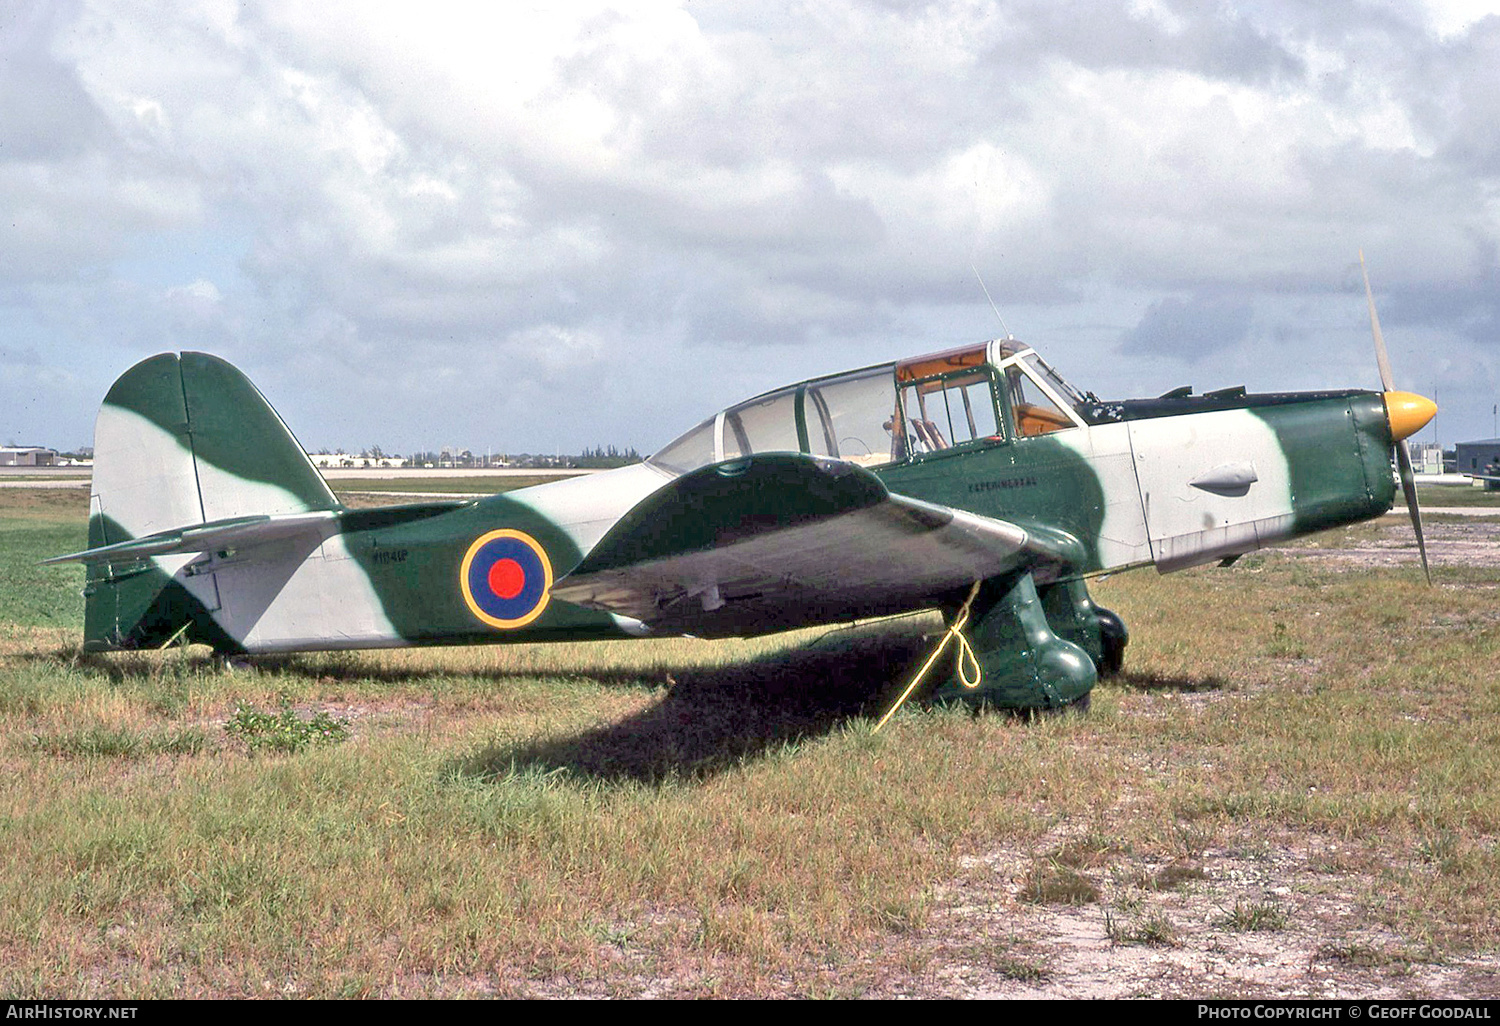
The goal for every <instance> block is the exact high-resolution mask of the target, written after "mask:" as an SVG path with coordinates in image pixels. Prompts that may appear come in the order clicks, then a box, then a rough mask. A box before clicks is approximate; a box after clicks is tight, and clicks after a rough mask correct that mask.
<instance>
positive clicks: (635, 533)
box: [552, 453, 1082, 637]
mask: <svg viewBox="0 0 1500 1026" xmlns="http://www.w3.org/2000/svg"><path fill="white" fill-rule="evenodd" d="M1081 556H1082V552H1081V547H1080V546H1079V544H1078V542H1077V540H1076V539H1073V538H1072V537H1071V536H1070V535H1066V534H1063V533H1062V532H1060V531H1049V530H1047V529H1045V528H1041V527H1036V526H1033V527H1030V528H1027V527H1023V526H1021V525H1018V524H1014V523H1007V522H1005V521H1001V520H994V519H991V518H988V517H982V516H977V515H975V514H972V513H966V512H964V511H962V510H957V509H952V508H950V507H947V506H939V505H934V504H932V503H927V502H921V501H919V500H916V499H911V498H907V497H906V496H902V495H896V494H892V493H891V492H890V491H888V490H887V489H886V487H885V485H884V484H883V483H882V482H881V481H880V479H879V478H877V477H876V476H875V475H874V474H872V473H870V472H869V471H867V470H865V469H863V468H861V467H858V466H855V465H854V464H852V463H846V462H843V461H840V460H829V459H820V458H818V457H813V456H803V455H797V454H792V453H770V454H762V455H757V456H753V457H748V458H745V459H740V460H732V461H730V462H728V463H720V464H716V465H713V466H709V467H704V468H701V469H699V470H696V471H694V472H693V473H691V474H687V475H684V476H683V477H680V478H678V479H677V480H676V481H674V482H672V483H671V484H670V485H667V486H666V487H665V488H662V489H661V490H659V491H657V492H655V493H654V494H652V495H651V496H649V497H648V498H647V499H645V500H644V501H642V502H641V503H640V504H639V505H637V506H636V507H635V508H634V509H632V510H631V511H630V512H629V513H627V514H626V515H625V516H624V517H623V518H621V520H620V522H619V523H618V524H616V525H615V526H614V528H612V529H611V530H610V532H609V533H608V534H606V535H605V536H604V538H603V539H601V540H600V542H599V544H598V545H597V546H595V547H594V549H593V551H591V552H590V553H589V554H588V556H587V557H585V559H584V560H583V562H581V563H580V564H579V565H578V566H577V567H576V568H575V569H574V570H573V571H572V572H571V573H569V574H567V575H566V576H565V577H563V578H561V579H560V580H559V581H558V582H557V583H556V584H554V585H553V588H552V594H553V595H554V596H556V597H557V598H560V599H563V600H565V601H568V602H573V603H576V604H578V605H582V606H587V607H589V608H593V609H601V610H605V611H607V612H612V613H618V614H620V615H622V616H628V617H632V618H634V619H637V620H640V621H641V622H643V623H645V624H646V625H647V626H649V627H651V628H652V629H653V630H656V631H662V632H681V633H688V634H696V635H699V636H702V637H724V636H730V635H744V634H755V633H764V632H768V631H775V630H785V629H788V628H792V627H802V626H807V625H809V624H814V623H834V622H838V621H841V620H849V619H854V618H856V617H862V616H876V615H882V614H886V613H895V612H904V611H908V610H912V609H923V608H928V607H931V606H933V605H936V604H937V603H938V602H939V601H941V600H942V599H943V598H944V597H945V596H946V595H948V594H949V593H951V592H953V591H955V590H960V589H964V588H967V587H968V586H969V585H971V584H972V583H973V582H974V581H976V580H980V579H983V578H987V577H994V576H997V575H1000V574H1005V573H1008V572H1011V571H1014V570H1018V569H1021V568H1024V567H1027V566H1036V567H1039V568H1042V569H1043V570H1044V571H1050V572H1051V573H1052V574H1053V575H1056V574H1057V573H1059V572H1062V571H1065V570H1066V569H1067V568H1068V567H1070V566H1072V565H1074V564H1076V563H1079V562H1081Z"/></svg>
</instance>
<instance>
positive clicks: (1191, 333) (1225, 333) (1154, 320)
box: [1120, 296, 1252, 361]
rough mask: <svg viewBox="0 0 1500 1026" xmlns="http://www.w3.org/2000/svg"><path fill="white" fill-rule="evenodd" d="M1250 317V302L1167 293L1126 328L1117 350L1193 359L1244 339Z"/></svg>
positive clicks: (1247, 336) (1248, 333) (1247, 333)
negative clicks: (1132, 325)
mask: <svg viewBox="0 0 1500 1026" xmlns="http://www.w3.org/2000/svg"><path fill="white" fill-rule="evenodd" d="M1251 320H1252V310H1251V307H1250V304H1249V303H1247V302H1245V301H1243V300H1236V299H1229V298H1225V297H1216V296H1193V297H1191V298H1189V299H1186V300H1183V299H1178V298H1177V297H1175V296H1168V297H1167V298H1165V299H1162V300H1159V301H1157V302H1155V303H1152V304H1151V306H1150V307H1149V308H1148V309H1147V310H1146V313H1145V316H1143V317H1142V318H1141V320H1140V323H1139V324H1137V325H1136V326H1135V327H1134V328H1132V329H1131V330H1130V331H1128V332H1126V334H1125V336H1124V337H1123V338H1122V339H1121V340H1120V351H1121V352H1123V353H1151V354H1156V355H1162V356H1175V357H1178V358H1180V359H1183V360H1187V361H1196V360H1198V359H1201V358H1202V357H1203V356H1205V355H1207V354H1209V353H1213V352H1220V351H1223V350H1226V349H1232V348H1233V347H1235V346H1237V345H1239V344H1240V343H1242V342H1244V341H1246V340H1247V339H1248V338H1249V337H1250V324H1251Z"/></svg>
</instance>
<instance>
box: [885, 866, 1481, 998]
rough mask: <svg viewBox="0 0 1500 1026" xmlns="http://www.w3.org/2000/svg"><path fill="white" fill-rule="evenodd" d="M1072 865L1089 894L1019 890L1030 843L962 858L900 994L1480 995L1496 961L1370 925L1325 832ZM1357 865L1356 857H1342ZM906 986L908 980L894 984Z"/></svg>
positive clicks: (1369, 879)
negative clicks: (1310, 837)
mask: <svg viewBox="0 0 1500 1026" xmlns="http://www.w3.org/2000/svg"><path fill="white" fill-rule="evenodd" d="M1298 843H1301V844H1303V845H1304V846H1302V847H1300V848H1299V847H1297V846H1295V845H1293V844H1288V845H1285V846H1281V847H1264V846H1260V847H1255V848H1252V849H1250V850H1235V849H1229V848H1209V849H1206V850H1204V851H1203V852H1202V853H1201V854H1200V855H1199V856H1197V857H1196V858H1193V859H1190V860H1178V861H1175V862H1168V863H1152V862H1146V861H1141V860H1133V859H1128V858H1127V859H1118V858H1117V859H1115V860H1112V861H1111V862H1110V864H1109V865H1108V866H1107V867H1104V868H1099V869H1090V868H1082V869H1080V870H1078V872H1079V873H1080V875H1082V876H1084V877H1086V878H1087V879H1089V880H1090V881H1092V882H1093V883H1094V884H1095V885H1096V886H1097V887H1098V890H1099V893H1100V897H1099V900H1097V901H1088V902H1086V903H1081V904H1055V903H1054V904H1047V903H1034V902H1030V901H1027V900H1023V898H1024V897H1026V895H1027V891H1026V883H1025V880H1026V875H1027V873H1028V872H1029V868H1026V869H1018V867H1031V866H1032V865H1033V864H1034V859H1033V856H1032V855H1031V854H1030V853H1027V852H1020V851H1002V852H995V853H993V854H991V855H989V856H986V857H985V858H982V859H974V860H971V863H970V867H969V868H970V872H971V874H972V879H971V880H969V881H965V882H963V883H961V884H955V885H954V886H953V887H952V888H951V889H950V891H949V893H948V894H947V896H946V901H945V906H944V908H943V909H942V911H941V912H939V913H938V914H937V915H935V916H934V917H933V922H932V923H931V924H930V926H929V930H928V932H929V933H930V934H933V935H941V936H942V938H943V939H942V941H941V943H940V944H938V945H937V950H935V951H934V952H933V954H934V958H933V964H934V966H935V968H934V969H933V970H932V971H931V972H930V974H928V979H926V980H925V981H912V989H911V990H910V993H912V994H914V995H915V996H924V997H936V996H947V997H976V998H1003V997H1025V998H1127V997H1133V998H1140V997H1154V998H1200V997H1239V998H1245V997H1263V998H1307V999H1316V998H1340V999H1347V998H1382V999H1394V998H1489V997H1493V995H1494V994H1495V990H1496V982H1497V980H1500V958H1497V957H1496V956H1495V955H1485V956H1482V957H1474V958H1468V959H1461V960H1449V961H1446V962H1442V963H1436V962H1430V961H1424V958H1425V957H1426V956H1425V955H1424V954H1423V953H1422V952H1420V951H1414V950H1412V949H1410V948H1408V947H1406V946H1405V945H1404V944H1403V942H1402V941H1401V939H1400V938H1399V937H1398V936H1397V935H1396V934H1395V933H1393V932H1392V931H1390V930H1389V929H1386V928H1385V927H1384V926H1382V925H1381V924H1379V923H1377V922H1372V921H1371V919H1370V917H1369V914H1368V911H1367V909H1368V902H1367V900H1365V899H1366V898H1367V896H1368V894H1369V893H1370V892H1371V890H1372V889H1373V888H1374V887H1375V886H1376V884H1377V881H1376V877H1375V871H1376V868H1377V867H1374V866H1373V865H1371V864H1370V860H1369V856H1367V855H1366V854H1365V853H1363V852H1361V851H1359V850H1358V849H1355V848H1351V847H1349V846H1347V845H1341V844H1338V843H1334V842H1328V843H1326V844H1325V845H1323V846H1322V847H1307V846H1305V842H1298ZM1354 866H1364V867H1365V868H1364V869H1363V870H1357V869H1354V868H1352V867H1354ZM899 989H905V988H899Z"/></svg>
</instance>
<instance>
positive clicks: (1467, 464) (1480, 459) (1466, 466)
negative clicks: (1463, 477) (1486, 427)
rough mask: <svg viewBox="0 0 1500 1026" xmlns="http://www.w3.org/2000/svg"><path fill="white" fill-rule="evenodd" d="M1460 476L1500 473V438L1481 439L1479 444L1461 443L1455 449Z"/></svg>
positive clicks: (1456, 468)
mask: <svg viewBox="0 0 1500 1026" xmlns="http://www.w3.org/2000/svg"><path fill="white" fill-rule="evenodd" d="M1453 448H1454V453H1455V455H1456V456H1457V457H1458V466H1457V467H1455V468H1454V469H1455V470H1456V471H1457V472H1458V473H1460V474H1495V473H1500V438H1481V439H1480V440H1479V441H1477V442H1459V443H1458V444H1457V445H1455V446H1454V447H1453Z"/></svg>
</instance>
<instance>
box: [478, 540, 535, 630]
mask: <svg viewBox="0 0 1500 1026" xmlns="http://www.w3.org/2000/svg"><path fill="white" fill-rule="evenodd" d="M502 559H513V560H515V561H516V564H517V565H518V566H520V568H521V572H522V573H523V574H524V575H525V579H524V583H523V584H522V585H521V590H520V592H519V593H517V594H516V595H514V596H512V597H510V598H504V597H502V596H500V595H497V594H496V593H495V592H494V591H493V590H492V589H491V588H490V569H491V568H492V567H493V566H494V565H495V564H496V563H498V562H500V561H501V560H502ZM459 585H460V587H462V589H463V593H464V602H465V603H466V604H467V605H468V607H469V611H470V612H472V613H473V614H474V615H475V616H477V617H479V619H481V620H483V621H484V622H485V623H487V624H489V625H490V626H492V627H500V628H502V629H514V628H516V627H524V626H526V625H527V624H528V623H530V622H531V621H533V620H535V619H536V618H537V617H538V616H540V615H541V614H542V610H543V609H545V608H547V599H548V597H549V595H548V593H549V591H550V590H551V588H552V564H551V562H550V561H549V560H548V559H547V551H546V550H545V549H543V548H542V546H541V545H540V544H539V543H538V542H537V540H536V539H535V538H533V537H531V535H529V534H526V533H525V532H522V531H513V530H508V529H507V530H500V531H491V532H489V533H488V534H485V535H482V536H481V537H479V538H477V539H475V541H474V544H472V545H470V546H469V551H468V553H467V554H466V555H465V556H464V562H463V567H462V568H461V569H460V571H459Z"/></svg>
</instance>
